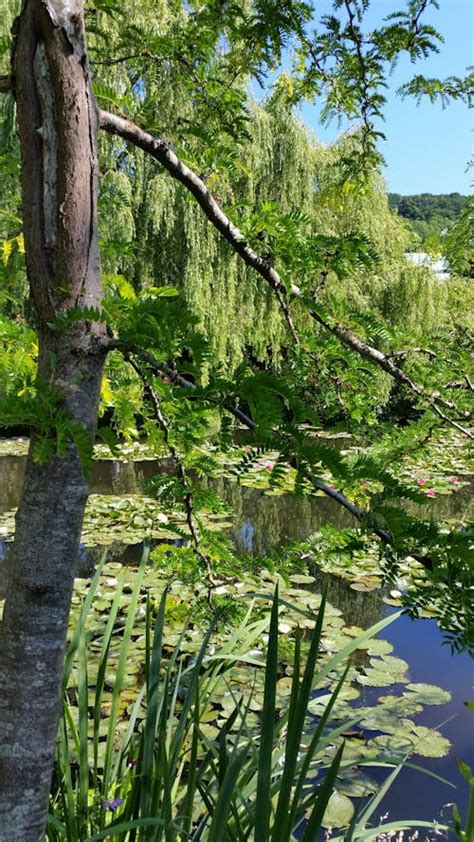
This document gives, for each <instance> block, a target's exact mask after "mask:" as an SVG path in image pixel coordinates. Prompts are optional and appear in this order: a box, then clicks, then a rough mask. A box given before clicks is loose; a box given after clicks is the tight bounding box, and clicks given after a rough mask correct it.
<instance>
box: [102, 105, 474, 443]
mask: <svg viewBox="0 0 474 842" xmlns="http://www.w3.org/2000/svg"><path fill="white" fill-rule="evenodd" d="M100 126H101V128H102V129H104V131H106V132H108V133H109V134H113V135H118V136H119V137H121V138H123V139H124V140H126V141H128V142H130V143H133V144H134V145H135V146H137V147H138V148H139V149H142V150H143V151H144V152H147V153H148V154H149V155H151V156H152V157H153V158H155V160H157V161H158V162H159V163H160V164H161V165H162V166H163V167H164V168H165V169H166V170H167V171H168V172H169V173H170V175H171V176H172V177H173V178H174V179H176V180H177V181H179V182H180V183H181V184H183V185H184V186H185V187H186V189H187V190H189V192H190V193H191V194H192V195H193V196H194V198H195V199H196V201H197V202H198V204H199V205H200V207H201V208H202V210H203V211H204V213H205V215H206V216H207V218H208V219H209V221H210V222H211V223H212V224H213V225H214V227H215V228H216V229H217V230H218V231H219V233H220V234H222V236H223V237H224V239H225V240H226V241H227V242H228V243H229V244H230V245H231V246H232V248H233V249H234V251H235V252H236V253H237V254H238V255H240V257H241V258H242V259H243V260H244V262H245V263H246V264H247V266H250V267H251V268H252V269H254V270H255V272H257V273H258V274H259V275H260V277H262V278H263V279H264V280H265V281H266V282H267V284H268V285H269V286H270V287H271V289H272V290H273V292H274V293H275V294H276V296H277V298H278V301H279V304H280V307H281V310H282V313H283V315H284V317H285V320H286V322H287V325H288V328H289V330H290V333H291V336H292V338H293V341H294V342H295V344H297V343H298V341H299V340H298V335H297V333H296V330H295V327H294V324H293V320H292V317H291V313H290V309H289V306H288V304H287V301H286V298H287V296H288V294H289V295H290V296H291V297H292V298H293V299H297V298H299V297H300V296H301V295H302V292H301V289H300V288H299V287H298V286H296V284H290V285H289V287H288V289H287V287H286V285H285V284H284V283H283V281H282V280H281V278H280V275H279V274H278V272H277V270H276V269H275V267H274V266H272V265H271V264H270V263H269V262H268V261H267V260H265V259H264V258H263V257H261V256H260V255H259V254H257V252H256V251H254V249H253V248H252V247H251V246H250V245H249V244H248V243H247V242H246V240H245V237H244V234H243V233H242V231H240V229H239V228H238V227H237V226H236V225H235V224H234V223H233V222H232V221H231V220H230V219H229V217H228V216H227V214H226V213H224V211H223V210H222V208H221V206H220V205H219V203H218V202H217V201H216V199H215V198H214V196H213V195H212V193H211V192H210V190H209V189H208V188H207V186H206V184H205V182H204V181H203V180H202V179H201V178H200V177H199V176H198V175H197V174H196V173H195V172H193V170H191V169H190V168H189V167H188V166H187V165H186V164H185V163H183V161H181V160H180V159H179V158H178V156H177V155H176V153H175V152H173V150H172V149H171V148H170V146H169V145H168V144H167V143H166V142H165V141H163V140H160V139H157V138H155V137H153V135H151V134H149V133H148V132H145V131H143V129H140V128H139V126H136V125H135V124H134V123H132V122H130V120H125V119H124V118H123V117H118V116H117V115H115V114H111V113H110V112H108V111H100ZM309 314H310V316H311V318H312V319H313V320H314V321H315V322H317V323H318V324H320V325H321V326H322V327H324V328H325V330H327V331H329V332H330V333H332V334H333V335H334V336H336V337H337V338H338V339H339V340H340V341H341V342H342V343H343V344H344V345H346V347H348V348H351V349H352V350H353V351H355V352H356V353H357V354H358V355H359V356H361V357H362V358H363V359H366V360H368V361H370V362H371V363H373V364H375V365H376V366H378V367H379V368H381V369H382V370H383V371H385V372H386V373H387V374H389V375H390V376H391V377H392V378H393V379H394V380H396V381H398V382H399V383H401V384H403V385H404V386H406V387H407V388H408V389H409V390H410V391H411V392H413V394H415V395H417V396H418V397H419V398H423V399H425V400H426V401H427V402H428V403H429V405H430V406H434V405H436V404H439V405H441V406H444V407H445V408H446V409H456V407H455V405H454V404H452V403H451V402H450V401H446V400H445V399H443V398H441V397H440V396H439V395H435V394H428V395H427V394H426V393H425V391H424V389H423V388H422V387H421V386H419V385H418V384H417V383H414V382H413V380H411V379H410V378H409V377H408V376H407V375H406V374H405V372H404V371H403V370H402V369H401V368H399V366H397V365H396V364H395V363H394V362H392V360H391V359H390V358H389V357H388V356H387V354H384V353H382V351H379V350H378V349H377V348H373V347H372V346H371V345H368V344H367V343H366V342H363V341H362V340H361V339H359V337H358V336H356V335H355V334H354V333H353V332H352V331H351V330H350V329H349V328H347V327H345V326H344V325H341V324H338V323H337V322H334V323H332V322H331V323H329V322H328V321H326V320H325V319H324V318H323V317H322V316H321V315H320V314H319V313H318V312H317V311H316V310H314V309H311V310H310V311H309ZM437 414H438V415H439V412H438V413H437ZM440 417H442V416H440ZM444 420H445V421H446V423H449V424H451V425H452V426H453V427H455V428H456V429H458V430H460V431H462V432H463V434H464V435H465V436H467V437H468V438H471V439H474V435H472V433H471V432H470V431H469V430H466V429H465V428H464V427H462V426H461V425H460V424H459V423H458V422H457V421H453V419H451V418H450V417H449V416H448V415H444Z"/></svg>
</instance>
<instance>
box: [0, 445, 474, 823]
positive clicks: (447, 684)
mask: <svg viewBox="0 0 474 842" xmlns="http://www.w3.org/2000/svg"><path fill="white" fill-rule="evenodd" d="M25 462H26V457H21V456H1V457H0V513H2V512H5V511H8V510H10V509H13V508H15V507H16V505H17V504H18V500H19V495H20V491H21V485H22V479H23V473H24V467H25ZM157 469H158V470H161V471H165V470H166V471H167V470H169V466H168V465H167V463H166V462H162V463H158V464H157V463H155V462H152V461H142V462H135V463H121V462H111V461H101V462H96V463H95V465H94V473H93V477H92V483H91V493H94V494H130V493H134V494H137V493H140V492H141V491H143V489H144V488H145V486H146V481H147V479H149V478H151V477H152V476H154V475H155V474H156V473H157ZM216 485H217V487H216V488H215V490H217V491H218V492H219V493H220V494H221V496H222V497H223V498H224V499H225V500H226V502H227V503H228V504H230V505H231V506H232V508H233V510H234V512H235V518H234V523H235V525H234V527H233V529H232V530H231V534H232V537H233V540H234V541H235V543H236V545H237V546H238V548H239V549H240V550H242V551H244V552H247V553H250V554H253V555H263V554H265V553H266V552H268V551H269V550H270V549H271V548H272V547H274V546H277V545H278V544H281V543H283V542H285V541H288V540H291V539H298V538H301V539H302V538H305V537H307V536H308V535H310V534H311V533H312V532H315V531H316V530H317V529H318V527H319V526H320V525H321V524H322V523H332V524H334V525H336V526H340V527H344V526H351V525H353V524H354V521H353V520H352V518H351V516H350V515H348V514H347V512H345V511H344V510H343V509H341V507H340V506H338V505H337V504H336V503H334V502H333V501H332V500H330V499H329V498H325V497H316V498H314V497H313V498H311V497H296V496H292V495H281V496H267V495H265V494H263V493H262V491H260V490H259V489H255V488H245V487H241V486H238V485H237V484H236V483H231V482H229V481H227V480H221V481H218V482H217V484H216ZM430 510H431V514H432V516H433V517H435V518H441V519H452V520H458V519H459V520H461V519H463V518H466V517H469V516H472V510H473V499H472V495H471V494H470V489H463V490H462V491H460V492H459V493H457V494H455V495H451V496H449V497H448V496H444V497H438V498H437V499H436V500H433V501H431V506H430ZM430 510H427V508H424V511H423V513H424V515H425V516H426V513H427V511H428V512H429V511H430ZM142 548H143V545H142V544H136V545H133V546H129V547H126V546H124V545H123V544H121V545H114V546H113V547H111V548H110V550H109V557H110V558H116V559H118V560H122V561H124V562H125V563H127V562H129V563H133V562H136V561H138V560H139V558H140V556H141V552H142ZM5 549H6V547H5V545H3V546H2V542H0V564H1V560H2V558H3V557H4V554H5ZM102 549H103V548H97V549H86V548H82V550H81V563H82V568H83V570H86V569H87V568H88V567H89V568H91V567H93V565H94V563H95V561H96V560H97V558H98V557H99V556H100V554H101V552H102ZM0 578H1V577H0ZM322 578H323V577H321V580H322ZM329 600H330V602H332V604H333V605H335V606H336V607H338V608H340V609H341V611H342V612H343V616H344V620H345V622H346V623H347V624H348V625H358V626H362V627H367V626H369V625H371V624H372V623H375V622H377V621H378V620H379V619H381V618H382V617H383V616H386V615H387V613H389V612H390V611H392V610H393V609H391V608H389V607H388V606H387V605H385V604H384V602H383V600H382V593H381V591H373V592H370V593H360V592H356V591H354V590H352V589H351V588H350V586H349V584H348V583H347V582H345V581H344V580H342V579H337V578H335V577H330V593H329ZM383 637H384V638H386V639H388V640H390V641H391V642H392V644H393V646H394V652H393V654H394V655H396V656H397V657H400V658H403V659H404V660H405V661H407V662H408V664H409V678H410V681H412V682H417V683H418V682H426V683H429V684H438V685H439V686H440V687H443V688H444V689H446V690H449V691H450V692H451V693H452V701H451V702H449V703H448V704H446V705H442V706H431V707H430V706H427V707H426V708H425V709H424V711H423V713H422V714H421V715H418V716H417V717H416V721H417V722H418V723H419V724H422V725H427V726H429V727H434V728H440V730H441V731H442V733H443V734H444V736H446V737H448V739H449V740H450V741H451V742H452V744H453V748H452V750H451V751H450V753H449V754H448V755H447V756H446V757H443V758H440V759H428V758H415V761H414V762H416V763H418V764H419V765H420V766H423V767H424V768H427V769H429V770H431V771H432V772H434V773H435V774H437V775H440V776H441V777H445V778H446V779H448V780H449V781H451V782H452V783H454V784H455V785H456V789H455V790H454V789H451V788H449V787H447V786H445V785H444V784H442V783H441V782H438V781H436V780H434V779H433V778H431V777H427V776H424V775H422V774H420V773H419V772H415V771H412V770H410V769H405V770H404V771H403V772H402V774H401V775H400V777H399V778H398V779H397V781H396V782H395V784H394V786H393V788H392V790H391V792H390V793H389V795H388V796H387V797H386V798H385V800H384V802H383V804H382V805H381V809H380V814H383V813H386V812H388V813H389V815H390V820H392V821H395V820H396V819H407V818H410V819H424V820H432V819H438V820H439V819H443V818H444V820H446V819H447V818H449V817H450V815H451V809H450V808H449V809H448V808H446V809H445V811H444V816H443V815H442V808H443V805H445V804H447V803H448V802H453V801H455V802H456V803H457V804H458V806H459V807H460V809H461V812H464V811H465V810H466V808H467V799H468V793H467V787H466V785H464V782H463V779H462V777H461V775H460V773H459V771H458V769H457V765H456V759H457V758H461V759H463V760H464V761H465V762H467V763H468V764H469V765H470V766H471V767H473V768H474V714H472V713H470V712H469V711H468V710H467V708H466V707H465V705H464V702H466V701H468V700H473V699H474V662H473V661H472V659H471V658H470V657H469V656H468V655H466V654H455V655H452V654H451V651H450V649H449V647H448V646H446V645H445V644H443V636H442V634H441V632H440V631H439V629H438V627H437V625H436V623H435V622H434V621H433V620H415V621H413V620H411V619H410V618H409V617H405V616H404V617H401V618H400V619H399V620H397V621H396V622H395V623H393V624H392V625H391V626H389V627H388V628H387V629H385V630H384V632H383ZM385 692H392V689H391V688H387V689H386V690H385V688H366V689H365V691H364V693H363V694H362V697H361V704H370V703H373V702H375V700H376V699H377V697H378V696H380V695H383V694H384V693H385ZM394 692H397V688H396V687H395V690H394ZM446 720H449V721H448V722H446ZM443 723H444V724H443ZM371 774H372V773H371ZM421 838H423V834H421Z"/></svg>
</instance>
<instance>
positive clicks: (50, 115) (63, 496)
mask: <svg viewBox="0 0 474 842" xmlns="http://www.w3.org/2000/svg"><path fill="white" fill-rule="evenodd" d="M12 79H13V90H14V94H15V96H16V100H17V107H18V125H19V133H20V144H21V154H22V195H23V220H24V235H25V247H26V258H27V269H28V276H29V282H30V287H31V295H32V299H33V302H34V305H35V310H36V317H37V327H38V337H39V361H38V373H39V377H40V378H41V380H42V381H43V382H46V383H47V384H48V387H50V388H52V389H53V390H54V391H55V393H56V394H58V395H60V397H61V405H62V406H63V407H64V408H65V409H66V410H67V411H68V412H69V415H70V418H71V421H72V422H73V423H75V424H81V425H82V426H83V427H84V428H85V429H86V430H87V432H88V435H89V436H90V437H91V438H92V437H93V435H94V430H95V424H96V418H97V405H98V399H99V393H100V382H101V376H102V367H103V362H104V359H105V335H104V327H103V325H102V324H100V323H94V322H92V323H91V322H87V321H84V320H81V321H75V322H73V323H72V324H71V326H70V327H68V328H67V329H66V330H64V329H61V330H55V329H52V328H51V323H52V322H54V320H55V319H56V318H57V317H58V315H61V314H63V313H65V312H66V311H67V310H69V309H70V308H72V307H86V306H87V307H90V306H95V307H97V306H100V303H101V297H102V287H101V275H100V265H99V251H98V237H97V219H96V203H97V183H98V171H97V155H96V134H97V127H98V117H97V109H96V106H95V103H94V99H93V97H92V94H91V89H90V84H89V79H88V72H87V61H86V53H85V45H84V26H83V10H82V1H81V0H25V1H24V3H23V8H22V12H21V14H20V17H19V18H18V19H17V21H16V24H15V46H14V53H13V60H12ZM34 440H35V433H34V431H33V435H32V445H31V448H30V455H29V458H28V463H27V469H26V474H25V480H24V487H23V492H22V497H21V501H20V505H19V509H18V513H17V518H16V532H15V543H14V545H13V548H12V552H11V554H10V558H9V563H8V570H7V585H6V599H5V606H4V612H3V620H2V622H1V625H0V840H1V842H7V840H8V842H17V840H18V842H20V840H21V842H30V841H31V842H38V840H41V839H43V838H44V832H45V825H46V816H47V806H48V805H47V802H48V792H49V787H50V781H51V772H52V764H53V756H54V745H55V738H56V732H57V725H58V717H59V711H60V704H61V672H62V664H63V655H64V647H65V640H66V632H67V624H68V617H69V607H70V598H71V590H72V583H73V578H74V569H75V564H76V559H77V551H78V545H79V539H80V532H81V525H82V519H83V514H84V507H85V503H86V499H87V491H88V487H87V481H86V478H85V477H84V473H83V469H82V465H81V460H80V457H79V454H78V452H77V450H76V448H75V446H74V445H73V444H72V443H71V445H70V446H69V450H68V453H67V455H66V456H61V457H60V456H57V455H55V456H52V457H50V458H49V459H48V460H47V461H46V462H44V463H43V464H36V463H35V461H34V459H33V447H34Z"/></svg>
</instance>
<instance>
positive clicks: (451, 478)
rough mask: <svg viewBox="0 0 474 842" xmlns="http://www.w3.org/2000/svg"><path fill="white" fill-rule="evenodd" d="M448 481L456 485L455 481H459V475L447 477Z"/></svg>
mask: <svg viewBox="0 0 474 842" xmlns="http://www.w3.org/2000/svg"><path fill="white" fill-rule="evenodd" d="M448 482H450V483H451V485H457V483H458V482H459V477H448Z"/></svg>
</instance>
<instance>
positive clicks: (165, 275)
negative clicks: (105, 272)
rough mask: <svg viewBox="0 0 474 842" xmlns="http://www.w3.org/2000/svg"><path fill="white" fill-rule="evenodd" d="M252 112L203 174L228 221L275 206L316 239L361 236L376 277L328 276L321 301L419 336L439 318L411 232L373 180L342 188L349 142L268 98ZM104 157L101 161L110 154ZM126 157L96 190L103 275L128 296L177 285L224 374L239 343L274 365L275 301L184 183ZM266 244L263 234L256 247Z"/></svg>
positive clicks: (277, 338)
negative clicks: (240, 134)
mask: <svg viewBox="0 0 474 842" xmlns="http://www.w3.org/2000/svg"><path fill="white" fill-rule="evenodd" d="M250 108H251V126H250V136H249V138H248V139H246V140H245V141H244V142H243V143H242V145H241V148H240V154H239V160H238V161H235V160H234V161H233V162H232V171H231V173H230V174H229V173H228V172H226V171H225V169H221V170H213V171H211V172H209V173H205V174H204V175H205V176H206V182H207V183H208V185H209V187H210V188H211V189H212V190H213V192H214V193H215V194H217V196H218V198H219V199H220V201H221V203H222V204H223V205H224V206H225V207H226V210H227V212H230V213H231V214H234V215H235V216H236V217H241V216H242V215H245V214H249V213H252V212H255V211H258V210H259V209H261V208H262V207H268V206H270V205H274V206H275V207H278V208H279V210H280V211H281V212H282V213H291V212H296V211H298V212H302V213H304V214H308V215H309V216H310V217H311V219H312V221H313V222H312V224H313V226H314V230H315V231H317V232H320V233H322V234H327V235H343V234H349V233H352V232H361V233H363V234H364V235H365V236H366V237H367V238H368V240H369V241H370V243H371V244H372V246H373V249H374V251H375V253H376V255H377V261H376V265H375V266H374V268H373V270H371V271H370V272H367V271H366V270H365V271H357V269H356V270H355V271H354V272H353V273H352V276H351V278H350V279H348V280H347V281H345V282H344V284H343V285H342V286H341V284H340V282H339V281H338V280H337V279H336V278H335V277H334V276H332V275H331V274H329V277H328V278H327V281H326V283H325V288H324V290H323V296H324V295H325V294H331V295H335V296H337V297H338V298H341V299H342V300H343V301H345V302H346V303H347V304H348V305H350V306H351V307H354V308H357V309H362V308H367V306H369V307H370V308H371V309H372V310H375V312H377V313H378V315H379V316H382V317H384V318H385V319H387V321H388V322H389V323H390V322H391V323H392V324H394V325H396V324H400V323H403V324H404V325H405V326H406V327H407V328H409V329H413V330H414V331H415V332H420V333H425V334H427V333H428V332H429V331H430V330H431V329H432V328H433V327H434V326H436V325H437V324H438V323H439V321H440V320H441V319H442V318H443V309H442V303H443V295H442V288H441V287H440V285H439V284H437V283H436V279H435V278H434V276H433V275H431V273H429V272H426V271H425V270H420V269H417V268H414V267H410V266H409V265H408V264H407V262H406V260H405V258H404V252H405V251H406V250H407V245H408V232H407V231H406V229H405V226H404V223H403V222H402V221H401V220H400V219H399V218H397V217H396V216H395V215H394V214H392V212H391V211H390V210H389V207H388V200H387V194H386V190H385V185H384V182H383V179H382V178H381V176H380V175H379V174H378V173H377V172H376V171H374V172H373V173H372V174H371V176H370V177H369V178H367V179H366V180H365V182H364V183H359V184H356V183H351V182H346V184H345V188H344V190H343V191H341V187H340V167H339V165H338V164H339V161H340V159H341V158H342V157H343V156H344V155H345V154H346V147H347V145H348V143H350V142H351V139H350V138H342V139H341V140H340V141H339V142H338V143H336V144H334V145H333V146H330V147H325V146H323V145H322V144H320V143H318V142H317V140H316V139H315V138H314V137H313V136H312V135H311V133H310V132H309V131H308V129H307V128H306V127H305V126H304V125H303V124H302V123H301V122H300V121H299V120H298V119H297V117H296V116H295V115H294V114H292V113H289V112H288V111H286V112H284V113H282V112H281V111H278V110H277V109H275V108H274V107H273V103H272V102H271V101H270V102H269V103H267V104H266V105H263V106H261V105H257V104H255V103H252V105H251V106H250ZM107 152H108V156H109V160H110V159H112V160H113V159H114V157H115V158H116V157H117V153H116V151H115V152H114V151H112V152H111V151H110V150H107ZM129 154H131V155H132V156H133V161H128V162H127V166H125V167H123V165H122V164H120V165H119V167H121V168H117V167H115V168H114V167H111V166H109V167H108V168H107V169H106V171H105V176H104V180H103V184H102V191H103V207H104V209H105V208H106V211H105V213H104V217H103V226H102V230H103V231H104V232H106V233H105V239H106V244H107V240H109V241H110V243H111V244H112V245H113V244H119V248H117V249H114V248H110V249H109V254H110V256H109V260H108V269H109V271H110V272H112V273H119V274H123V275H124V276H125V277H127V279H128V280H130V282H132V283H133V285H134V287H135V288H136V289H144V288H146V287H148V286H154V285H160V284H170V285H172V286H175V287H176V288H178V289H179V290H180V292H181V293H182V295H183V298H184V300H185V302H186V306H187V307H188V308H189V310H190V312H191V314H192V315H193V316H195V317H196V319H197V321H198V325H199V327H200V329H201V330H202V331H203V332H204V334H205V335H206V337H207V338H208V339H209V342H210V345H211V349H212V355H213V357H214V359H216V360H217V361H219V362H221V363H223V364H225V365H226V366H230V367H234V366H235V365H236V364H237V363H238V362H239V361H240V359H241V357H242V354H243V349H244V348H245V347H246V346H251V347H252V351H253V353H254V354H255V356H256V357H257V358H259V359H265V358H266V357H267V356H268V355H269V354H270V355H271V356H272V357H273V359H275V358H278V356H279V353H280V351H281V349H282V347H284V346H285V344H286V343H287V342H288V337H287V334H286V329H285V326H284V324H283V321H282V318H281V313H280V311H279V308H278V306H277V302H276V301H275V299H274V297H273V296H271V295H270V294H269V291H268V290H267V289H265V288H263V287H262V284H261V283H260V282H259V280H258V279H257V278H256V276H255V275H254V273H253V272H252V270H249V269H248V268H247V267H246V266H245V265H244V264H243V263H242V261H240V260H239V258H238V257H237V256H236V255H235V253H233V252H232V250H231V249H230V247H229V246H228V245H227V243H226V242H225V241H223V240H222V238H221V237H219V235H218V233H216V231H215V230H214V229H213V228H212V227H211V226H210V225H209V223H208V221H207V220H206V219H205V218H204V217H203V215H202V213H201V211H200V209H199V207H198V206H197V204H196V203H195V202H194V200H193V199H192V197H190V196H189V193H188V192H187V191H186V190H185V189H184V188H183V187H182V186H181V185H179V184H177V183H176V182H174V181H172V180H171V179H170V178H169V176H168V175H167V174H166V173H162V172H159V171H157V169H156V167H155V166H154V165H153V163H150V162H149V161H147V160H144V158H143V155H142V154H141V153H140V152H134V151H132V152H131V153H129ZM111 203H112V205H113V207H114V210H113V212H112V213H111V211H110V206H111ZM264 236H265V232H264V231H262V233H261V239H262V242H263V246H262V247H263V248H264V247H265V240H264Z"/></svg>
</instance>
